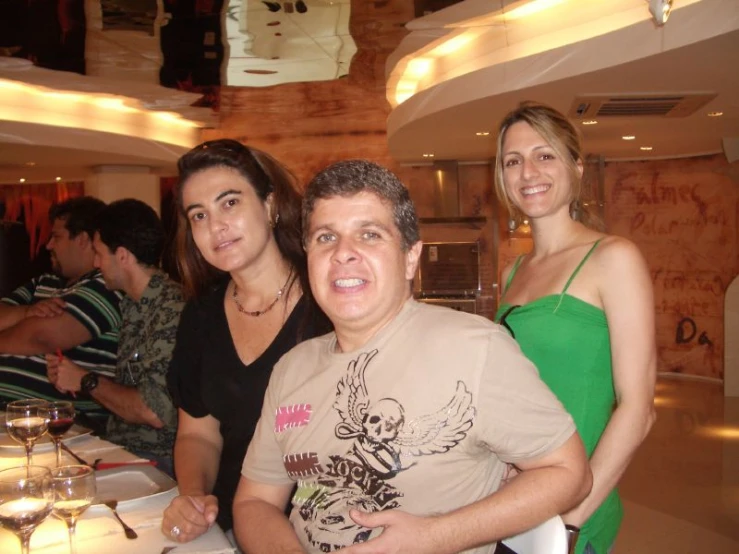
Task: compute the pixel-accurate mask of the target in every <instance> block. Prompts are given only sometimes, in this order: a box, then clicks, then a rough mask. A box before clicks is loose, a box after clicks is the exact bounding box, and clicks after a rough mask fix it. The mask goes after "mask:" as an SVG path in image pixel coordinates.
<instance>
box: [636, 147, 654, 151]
mask: <svg viewBox="0 0 739 554" xmlns="http://www.w3.org/2000/svg"><path fill="white" fill-rule="evenodd" d="M639 150H644V151H645V152H650V151H651V150H652V147H651V146H640V147H639Z"/></svg>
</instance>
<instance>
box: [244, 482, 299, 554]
mask: <svg viewBox="0 0 739 554" xmlns="http://www.w3.org/2000/svg"><path fill="white" fill-rule="evenodd" d="M292 489H293V485H292V483H290V484H287V485H268V484H265V483H257V482H256V481H252V480H250V479H247V478H246V477H244V476H243V475H242V476H241V481H240V482H239V487H238V489H237V490H236V497H235V498H234V505H233V516H234V534H235V535H236V540H237V542H238V543H239V546H240V547H241V549H242V550H243V551H244V552H249V553H250V554H303V553H304V552H305V551H304V550H303V547H302V546H301V544H300V541H299V540H298V537H297V535H296V534H295V531H294V530H293V527H292V525H291V524H290V522H289V521H288V519H287V517H286V516H285V508H286V507H287V503H288V501H289V500H290V494H291V493H292Z"/></svg>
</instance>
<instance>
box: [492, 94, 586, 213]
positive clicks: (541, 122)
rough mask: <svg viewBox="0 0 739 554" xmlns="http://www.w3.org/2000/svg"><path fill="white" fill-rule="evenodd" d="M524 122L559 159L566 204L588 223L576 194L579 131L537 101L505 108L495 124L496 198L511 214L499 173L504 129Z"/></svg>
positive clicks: (579, 191) (579, 179)
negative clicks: (566, 188) (564, 174)
mask: <svg viewBox="0 0 739 554" xmlns="http://www.w3.org/2000/svg"><path fill="white" fill-rule="evenodd" d="M519 122H524V123H527V124H528V125H529V126H530V127H531V128H532V129H533V130H534V131H536V132H537V133H539V134H540V135H541V137H542V138H543V139H544V140H545V141H546V142H547V144H548V145H549V146H551V147H552V149H553V150H554V152H555V153H556V154H557V156H558V157H559V159H561V160H562V161H563V163H564V164H565V167H566V168H567V173H568V174H569V177H570V196H571V197H570V207H571V210H572V209H573V208H574V209H575V211H577V212H580V213H582V216H580V217H582V219H583V220H584V221H583V223H585V224H586V225H588V221H586V220H589V219H594V220H597V217H593V215H592V214H589V213H584V212H583V210H582V207H581V206H579V205H578V204H579V202H580V196H581V194H582V188H583V187H582V174H581V171H580V168H579V167H578V162H580V163H583V162H584V159H583V154H582V144H581V141H580V134H579V133H578V132H577V129H576V128H575V127H574V126H573V125H572V123H570V122H569V120H568V119H567V118H566V117H565V116H564V115H563V114H561V113H560V112H558V111H557V110H555V109H554V108H551V107H550V106H547V105H545V104H539V103H537V102H530V101H526V102H521V103H520V104H519V105H518V107H517V108H516V109H514V110H512V111H511V112H509V113H508V114H507V115H506V116H505V117H504V118H503V120H502V121H501V123H500V126H499V127H498V142H497V148H498V150H497V155H496V157H495V192H496V193H497V195H498V199H499V200H500V201H501V202H502V203H503V204H504V205H505V207H506V208H507V209H508V213H510V214H511V215H514V214H515V213H516V211H517V210H516V207H515V206H514V205H513V204H512V202H511V199H510V198H509V197H508V193H507V192H506V188H505V181H504V177H503V143H504V142H505V136H506V133H507V132H508V129H510V128H511V126H512V125H514V124H515V123H519ZM592 223H593V224H594V225H593V226H595V227H598V226H599V225H598V224H597V222H596V221H592Z"/></svg>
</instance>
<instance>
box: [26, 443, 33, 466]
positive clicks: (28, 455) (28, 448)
mask: <svg viewBox="0 0 739 554" xmlns="http://www.w3.org/2000/svg"><path fill="white" fill-rule="evenodd" d="M26 459H27V460H28V465H29V466H32V465H33V443H32V442H27V443H26Z"/></svg>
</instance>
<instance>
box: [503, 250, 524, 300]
mask: <svg viewBox="0 0 739 554" xmlns="http://www.w3.org/2000/svg"><path fill="white" fill-rule="evenodd" d="M523 258H524V254H521V255H520V256H519V257H518V258H516V261H515V262H513V267H512V268H511V272H510V273H509V274H508V280H507V281H506V282H505V287H504V288H503V294H505V293H506V291H507V290H508V287H510V286H511V282H512V281H513V276H514V275H515V274H516V271H517V270H518V266H519V265H521V262H522V261H523ZM501 296H503V295H501Z"/></svg>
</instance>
